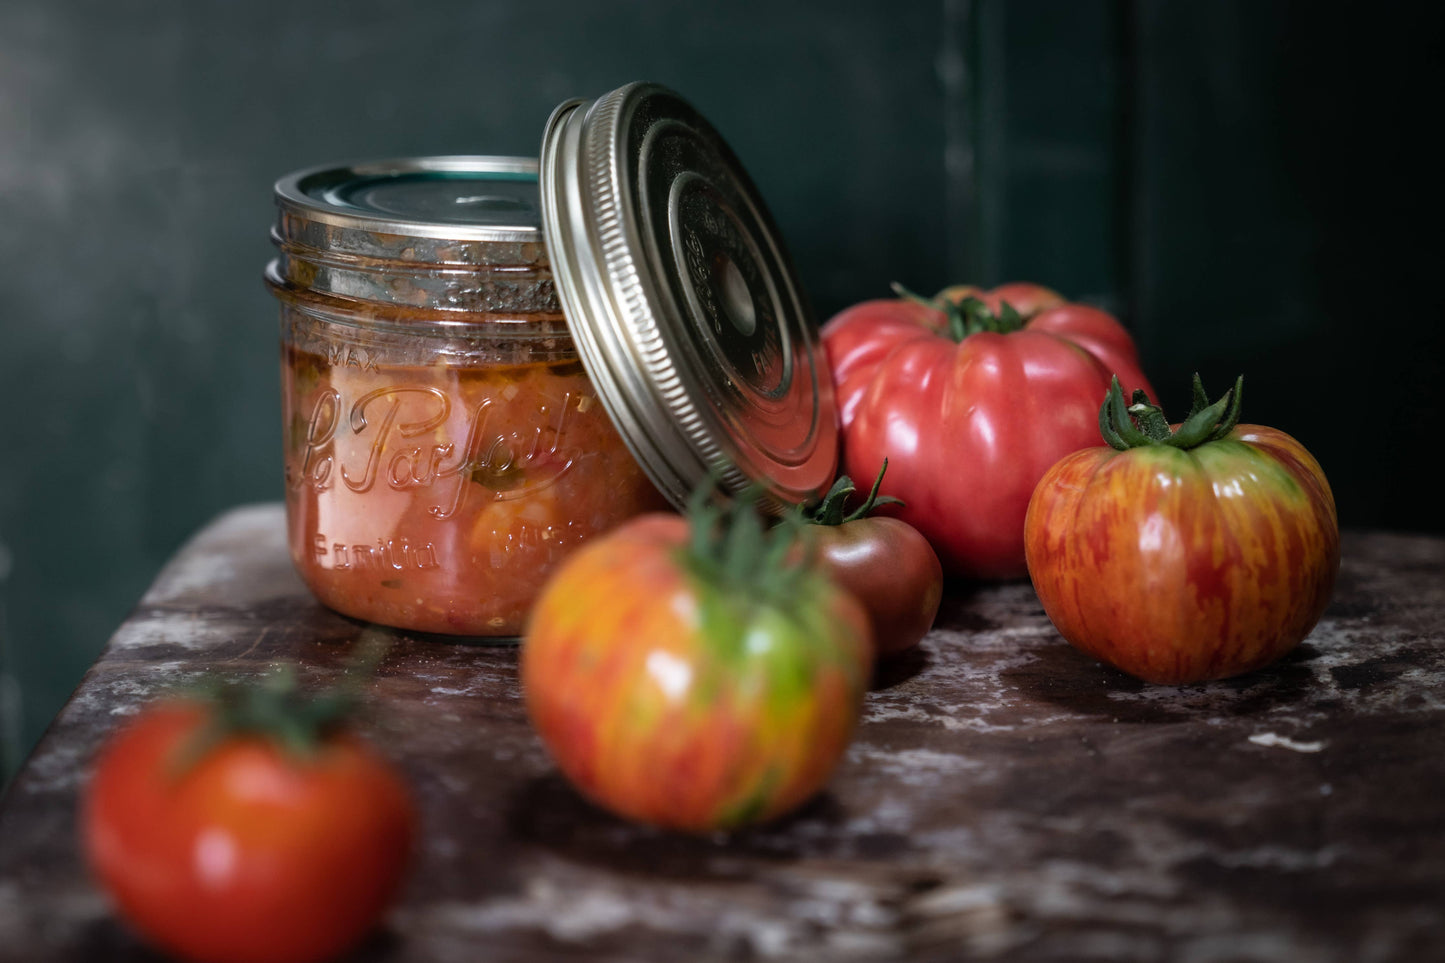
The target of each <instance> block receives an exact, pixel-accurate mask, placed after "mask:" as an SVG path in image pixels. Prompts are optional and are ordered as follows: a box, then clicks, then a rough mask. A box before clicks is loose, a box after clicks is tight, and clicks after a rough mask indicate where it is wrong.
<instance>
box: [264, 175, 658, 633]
mask: <svg viewBox="0 0 1445 963" xmlns="http://www.w3.org/2000/svg"><path fill="white" fill-rule="evenodd" d="M536 196H537V175H536V163H535V162H533V161H530V160H526V159H518V158H497V157H435V158H414V159H407V160H401V161H392V162H385V163H376V164H368V165H356V166H350V167H333V168H325V169H316V170H311V171H303V172H300V173H297V174H293V175H291V176H289V177H286V178H283V179H282V180H281V181H279V182H278V183H277V185H276V197H277V205H278V207H279V209H280V213H279V217H278V219H277V223H276V227H275V229H274V231H273V240H274V241H275V243H276V244H277V246H278V248H279V255H278V256H277V257H276V259H275V260H273V261H272V262H271V264H270V265H269V266H268V268H267V272H266V277H267V282H268V284H269V286H270V288H271V290H272V292H273V293H274V294H275V295H276V297H277V298H278V300H279V301H280V310H281V384H282V394H281V397H282V415H283V436H284V449H285V454H284V460H285V477H286V509H287V525H288V540H289V544H290V550H291V556H292V559H293V561H294V562H295V564H296V567H297V569H298V571H299V572H300V574H301V576H302V578H303V579H304V580H305V582H306V584H307V585H308V586H309V587H310V589H311V590H312V592H314V593H315V595H316V597H317V598H318V599H319V600H320V601H321V602H322V603H323V604H325V605H326V606H328V607H330V608H332V609H335V610H336V611H338V612H341V613H343V614H345V615H349V616H353V617H355V618H359V619H364V620H367V621H370V622H377V623H380V624H383V625H390V626H395V627H399V628H404V629H411V630H416V631H422V632H437V633H446V634H452V635H463V636H489V637H516V636H518V635H519V634H520V633H521V631H522V628H523V625H524V622H525V619H526V616H527V614H528V612H529V610H530V608H531V605H532V602H533V599H534V598H535V597H536V595H537V593H538V592H539V590H540V588H541V586H542V584H543V582H544V581H545V580H546V578H547V576H548V574H549V573H550V572H551V570H552V569H553V568H554V567H555V566H556V565H557V564H558V563H559V562H560V561H561V560H562V559H563V558H564V557H565V556H566V555H567V554H568V553H569V552H571V551H572V550H573V549H574V548H576V547H577V546H578V545H579V544H581V543H582V542H583V541H585V540H586V539H588V538H590V537H592V536H594V535H597V534H598V533H601V532H604V531H607V530H608V529H610V528H612V527H614V526H615V525H617V524H618V523H620V522H622V521H623V520H625V519H627V518H629V517H631V516H633V515H636V514H639V513H641V512H644V511H648V510H655V509H661V508H664V507H666V504H667V503H666V501H665V500H664V499H663V497H662V496H661V495H660V494H659V493H658V491H657V490H656V489H655V488H654V487H653V485H652V483H651V482H650V481H649V480H648V477H647V475H646V474H645V473H644V471H643V470H642V468H641V467H640V466H639V465H638V463H637V461H636V460H635V459H634V457H633V455H632V453H631V452H630V450H629V448H628V446H627V444H626V443H625V442H624V440H623V439H622V437H621V436H620V435H619V433H618V431H617V429H616V428H615V427H614V425H613V423H612V421H611V420H610V419H609V416H608V414H607V411H606V409H605V408H604V406H603V405H602V404H599V403H598V398H597V393H596V391H595V390H594V387H593V385H592V383H591V381H590V379H589V377H588V375H587V373H586V371H585V369H584V368H583V365H582V363H581V361H580V360H579V357H578V354H577V350H576V348H575V346H574V344H573V340H572V335H571V332H570V330H569V328H568V325H567V322H566V320H565V318H564V316H563V313H562V310H561V308H560V306H559V304H558V301H557V295H556V290H555V285H554V282H553V278H552V273H551V269H550V265H549V263H548V258H547V250H546V246H545V244H544V243H543V238H542V235H541V228H540V225H539V216H538V205H537V201H536Z"/></svg>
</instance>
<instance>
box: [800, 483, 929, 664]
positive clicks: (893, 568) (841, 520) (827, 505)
mask: <svg viewBox="0 0 1445 963" xmlns="http://www.w3.org/2000/svg"><path fill="white" fill-rule="evenodd" d="M883 466H884V467H883V470H880V471H879V473H878V478H877V479H876V480H875V481H874V483H873V490H872V491H871V492H869V494H868V497H867V498H865V499H864V500H863V502H862V503H861V504H860V505H859V506H858V507H857V508H855V509H853V510H852V511H851V512H850V511H848V508H847V503H848V499H849V497H850V496H852V494H853V492H854V490H855V488H854V485H853V480H852V479H851V478H849V477H848V476H846V475H844V476H843V477H842V478H839V479H838V481H837V482H836V483H834V485H833V488H832V490H831V491H829V492H828V494H827V496H826V497H825V498H824V499H823V500H822V501H821V502H820V503H819V504H818V505H817V506H815V507H814V508H812V509H810V510H808V511H807V512H805V513H804V517H805V518H806V519H807V520H808V521H809V522H811V523H812V524H813V527H812V528H810V529H809V530H808V531H809V534H810V536H811V540H810V548H811V550H812V551H813V552H814V553H815V554H816V557H817V559H818V561H819V562H821V563H822V565H823V567H824V568H826V569H827V571H828V575H829V577H831V578H832V579H833V581H834V582H836V583H838V584H839V585H841V586H842V587H843V588H845V589H847V590H848V591H849V592H851V593H852V595H853V597H854V598H856V599H857V600H858V601H859V602H862V603H863V608H864V609H865V610H866V611H867V613H868V623H869V627H870V628H871V629H872V634H873V645H874V648H875V650H876V651H877V653H878V655H879V656H880V657H886V656H890V655H897V654H898V653H900V652H905V651H907V650H908V649H911V648H913V646H915V645H917V644H918V643H919V642H920V641H922V639H923V637H924V636H925V635H927V634H928V630H929V629H931V628H932V627H933V620H934V618H936V617H937V615H938V606H939V603H940V602H942V601H943V566H942V565H941V564H940V563H939V561H938V554H937V553H936V552H934V551H933V547H932V546H931V545H929V544H928V539H926V538H924V537H923V535H922V533H920V532H919V531H918V529H916V528H914V527H913V526H912V525H909V524H908V523H907V522H905V521H902V520H901V519H897V518H890V517H888V516H886V515H870V514H869V512H870V511H872V510H873V508H874V507H875V506H878V505H889V504H898V500H897V499H896V498H886V497H884V498H879V497H878V488H879V486H880V484H881V483H882V481H883V474H884V471H886V470H887V467H888V461H887V459H884V462H883Z"/></svg>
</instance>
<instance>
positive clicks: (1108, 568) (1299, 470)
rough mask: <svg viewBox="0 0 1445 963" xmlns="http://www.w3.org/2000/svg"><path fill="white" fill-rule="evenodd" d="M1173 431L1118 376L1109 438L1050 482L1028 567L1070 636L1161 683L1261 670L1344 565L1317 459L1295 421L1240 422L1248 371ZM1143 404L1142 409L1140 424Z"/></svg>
mask: <svg viewBox="0 0 1445 963" xmlns="http://www.w3.org/2000/svg"><path fill="white" fill-rule="evenodd" d="M1195 397H1196V404H1195V409H1196V410H1195V412H1194V413H1192V414H1191V417H1190V418H1189V419H1188V420H1187V421H1186V422H1185V423H1184V425H1183V426H1182V427H1179V428H1178V429H1177V431H1172V432H1171V430H1170V428H1169V427H1168V425H1166V424H1165V422H1164V418H1163V415H1162V413H1161V412H1160V411H1159V409H1158V408H1157V407H1156V406H1154V405H1151V404H1148V403H1147V401H1146V400H1145V399H1142V398H1136V399H1135V403H1134V404H1133V405H1132V406H1131V407H1129V408H1127V409H1126V408H1125V405H1124V398H1123V394H1122V392H1120V391H1119V390H1118V387H1117V385H1116V386H1115V389H1114V391H1113V392H1111V394H1110V398H1109V401H1108V403H1107V404H1106V405H1105V413H1104V414H1101V416H1100V421H1101V424H1102V426H1103V427H1104V428H1105V429H1106V431H1105V435H1106V439H1107V440H1109V441H1110V445H1111V447H1098V448H1090V449H1086V450H1084V451H1079V452H1075V453H1073V454H1071V455H1069V456H1068V457H1066V458H1064V459H1063V460H1061V461H1060V462H1059V463H1058V464H1057V465H1055V466H1054V467H1053V468H1051V469H1050V470H1049V472H1048V473H1047V474H1046V475H1045V476H1044V478H1043V480H1042V481H1040V482H1039V486H1038V489H1037V490H1036V491H1035V492H1034V496H1033V500H1032V502H1031V503H1030V505H1029V511H1028V518H1027V521H1026V524H1025V540H1026V543H1027V547H1028V563H1029V574H1030V575H1031V576H1032V578H1033V583H1034V588H1035V589H1036V590H1037V592H1038V596H1039V600H1040V601H1041V602H1042V603H1043V606H1044V611H1045V612H1047V613H1048V616H1049V618H1050V619H1052V620H1053V623H1054V625H1055V626H1056V627H1057V628H1058V630H1059V634H1060V635H1062V636H1063V637H1064V638H1065V639H1067V640H1068V641H1069V642H1070V643H1072V644H1073V645H1074V646H1076V647H1077V648H1079V649H1082V650H1083V651H1084V652H1087V653H1088V654H1090V655H1092V656H1094V657H1095V658H1097V659H1100V660H1102V661H1104V662H1107V663H1109V664H1110V665H1113V666H1115V667H1117V668H1119V669H1122V670H1123V671H1125V672H1128V673H1130V674H1131V675H1135V676H1138V677H1139V678H1141V679H1145V680H1148V681H1150V682H1162V683H1183V682H1197V681H1201V680H1204V679H1219V678H1225V677H1227V676H1232V675H1238V674H1241V673H1244V672H1249V671H1251V670H1253V669H1257V668H1259V667H1261V666H1263V665H1266V664H1268V663H1270V662H1272V661H1274V660H1275V659H1277V658H1279V657H1280V656H1281V655H1283V654H1284V653H1286V652H1288V651H1289V650H1290V649H1291V648H1293V647H1294V646H1295V645H1296V644H1298V643H1299V642H1300V640H1301V639H1303V638H1304V637H1305V636H1306V635H1308V634H1309V632H1310V630H1311V629H1312V628H1313V627H1314V625H1315V623H1316V622H1318V621H1319V618H1320V615H1321V614H1322V613H1323V612H1324V609H1325V606H1326V604H1328V602H1329V598H1330V592H1331V590H1332V589H1333V587H1334V581H1335V574H1336V572H1337V571H1338V570H1339V564H1340V537H1339V527H1338V524H1337V522H1336V518H1335V502H1334V497H1333V495H1332V494H1331V492H1330V486H1329V483H1328V482H1327V481H1326V480H1325V476H1324V473H1323V472H1322V471H1321V469H1320V466H1319V463H1318V462H1316V461H1315V459H1314V458H1313V457H1312V456H1311V455H1310V453H1309V452H1308V451H1306V450H1305V449H1304V447H1303V446H1302V445H1300V443H1299V442H1297V441H1295V440H1294V439H1293V438H1291V437H1290V436H1289V435H1286V434H1285V433H1284V432H1281V431H1277V430H1275V429H1273V428H1266V427H1262V426H1259V425H1238V424H1235V422H1236V421H1237V419H1238V403H1239V385H1236V387H1235V388H1234V389H1232V390H1231V392H1230V393H1229V394H1227V395H1226V397H1225V399H1223V400H1221V402H1219V403H1217V404H1215V405H1207V404H1205V399H1204V398H1203V390H1202V388H1199V386H1198V383H1197V380H1196V390H1195ZM1131 415H1133V416H1134V417H1136V418H1138V419H1139V421H1140V423H1139V424H1138V425H1136V424H1135V423H1134V421H1133V420H1132V419H1131V417H1130V416H1131Z"/></svg>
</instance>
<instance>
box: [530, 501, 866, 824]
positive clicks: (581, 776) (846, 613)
mask: <svg viewBox="0 0 1445 963" xmlns="http://www.w3.org/2000/svg"><path fill="white" fill-rule="evenodd" d="M693 524H694V525H696V524H697V523H696V522H694V523H693ZM734 541H736V540H734ZM695 546H696V542H695V540H694V538H693V536H692V534H691V532H690V528H689V523H688V521H687V520H685V519H683V518H681V517H678V516H673V515H645V516H641V517H639V518H636V519H633V520H632V521H630V522H627V523H624V524H623V525H622V526H621V527H619V528H617V529H615V530H614V531H613V532H611V533H610V534H608V535H605V536H603V537H601V538H598V539H594V540H593V541H591V542H589V543H587V544H586V545H584V546H583V547H582V548H580V549H579V550H578V551H577V552H576V553H575V554H574V555H572V556H571V557H569V558H568V559H567V561H566V562H564V563H563V565H562V567H561V568H560V569H559V570H558V571H557V572H556V573H555V574H554V575H553V576H552V578H551V579H549V581H548V583H547V585H546V587H545V588H544V589H543V592H542V595H541V597H540V598H539V600H538V601H537V604H536V606H535V607H534V608H533V610H532V614H531V617H530V620H529V623H528V627H527V632H526V635H525V637H524V639H523V643H522V652H521V672H522V685H523V691H524V692H525V695H526V703H527V710H528V714H529V715H530V717H531V719H532V722H533V724H534V725H535V727H536V729H537V731H538V732H539V733H540V734H541V736H542V740H543V742H544V743H545V744H546V745H547V748H548V749H549V750H550V752H551V753H552V756H553V758H554V759H555V760H556V762H557V764H558V766H559V767H560V768H561V769H562V771H563V773H564V774H566V776H567V777H568V778H569V779H570V780H571V781H572V783H573V784H574V785H575V786H576V787H577V788H578V789H580V790H581V791H582V792H583V794H585V795H586V796H588V797H590V798H591V799H592V800H593V801H594V802H596V803H598V804H599V805H601V806H603V807H605V808H607V809H609V810H611V811H613V812H615V813H617V814H618V815H621V816H624V817H626V818H629V819H634V820H638V821H641V822H646V823H651V824H653V825H658V826H663V827H667V828H671V829H680V830H684V831H690V832H709V831H712V830H717V829H730V828H734V827H738V826H742V825H745V824H748V823H753V822H759V821H765V820H768V819H771V818H773V817H776V816H779V815H781V814H783V813H785V812H787V811H789V810H791V809H793V808H794V807H796V806H798V805H800V804H801V803H803V802H805V801H806V800H807V799H808V798H809V797H811V796H812V795H813V794H814V793H816V792H817V791H818V789H819V788H820V787H821V786H822V785H823V783H824V782H825V781H826V780H827V778H828V777H829V775H830V774H831V773H832V771H833V768H834V767H835V765H836V764H837V762H838V760H839V758H840V757H841V756H842V754H843V750H844V749H845V748H846V746H847V744H848V741H849V739H850V738H851V737H852V733H853V729H854V726H855V724H856V723H857V720H858V716H859V714H860V712H861V709H862V702H863V695H864V692H865V690H866V688H867V684H868V679H869V675H870V672H871V668H872V659H873V654H872V643H871V640H870V637H869V629H868V620H867V616H866V615H865V613H864V611H863V609H862V607H861V605H860V604H859V603H858V602H857V601H856V600H855V599H854V598H853V597H852V596H851V595H849V594H848V593H847V592H845V591H844V590H842V589H841V588H839V587H838V586H836V585H835V584H834V583H833V582H831V581H829V580H828V579H827V578H825V577H823V576H822V575H821V574H820V573H819V572H818V571H814V570H811V569H809V570H802V571H784V572H773V573H771V574H770V573H769V571H768V569H769V561H768V560H767V559H764V560H763V561H761V562H759V563H758V564H756V565H733V566H730V569H731V570H730V571H727V570H725V569H728V568H729V566H722V567H713V566H711V565H709V564H703V563H698V562H697V560H696V559H695V558H694V557H693V556H692V552H693V551H694V550H695ZM782 555H783V553H781V552H778V553H774V554H773V556H772V557H771V562H772V563H783V564H791V565H793V566H797V565H799V564H800V563H799V562H798V561H797V553H796V552H795V553H793V556H794V558H793V561H792V562H791V563H785V562H784V559H783V557H782ZM770 585H771V586H772V588H769V586H770Z"/></svg>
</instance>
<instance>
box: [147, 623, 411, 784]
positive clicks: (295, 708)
mask: <svg viewBox="0 0 1445 963" xmlns="http://www.w3.org/2000/svg"><path fill="white" fill-rule="evenodd" d="M372 631H373V630H367V631H366V632H364V633H363V634H362V636H361V638H359V639H358V640H357V643H356V647H355V649H354V656H353V660H352V664H351V666H350V667H349V669H348V672H347V674H346V676H345V677H344V678H343V679H342V681H341V682H339V683H337V684H336V685H334V686H331V687H328V688H326V689H322V690H320V691H310V690H307V689H303V688H302V687H301V684H300V682H299V681H298V680H297V677H296V669H295V667H294V666H292V665H289V664H288V665H282V666H280V667H279V668H277V669H276V670H275V671H273V672H271V673H270V674H268V675H266V676H264V677H263V678H261V679H260V680H250V679H223V678H219V677H217V678H211V679H207V680H205V681H203V682H201V683H200V684H199V685H198V686H196V687H195V689H193V690H192V692H191V693H190V697H191V698H192V699H194V700H195V701H197V702H199V703H201V704H202V705H204V706H205V707H206V708H208V709H209V710H210V715H209V718H208V719H207V722H206V724H205V725H203V726H202V727H201V728H200V729H198V730H197V731H196V733H195V735H194V736H193V737H192V738H190V739H188V740H186V741H185V742H184V743H182V744H181V746H180V750H179V752H178V753H177V754H176V757H175V759H174V761H173V763H174V765H173V770H172V771H173V772H174V773H175V775H177V776H180V775H184V774H185V773H186V772H187V771H189V770H190V769H191V768H192V767H194V766H195V765H197V764H198V763H200V762H201V760H203V759H204V758H205V757H206V756H207V755H208V754H209V753H210V752H211V750H213V749H215V748H216V747H217V746H219V745H221V744H222V743H224V742H225V741H226V740H228V739H231V738H233V737H237V736H254V737H258V738H261V739H265V740H266V741H268V742H270V743H272V744H273V745H275V746H276V747H277V748H279V749H280V750H281V751H282V752H284V753H286V754H287V755H288V756H290V757H291V758H293V759H301V760H305V759H313V758H315V757H316V755H317V753H318V752H319V751H320V749H321V748H322V746H324V745H325V744H326V742H327V741H328V740H329V739H331V738H332V737H333V736H335V735H336V734H337V733H338V732H340V731H341V730H342V729H343V728H344V727H345V726H346V725H347V724H348V723H349V722H350V721H351V719H352V718H353V717H354V716H355V715H356V713H357V711H358V709H359V708H360V705H361V693H360V686H361V683H362V682H363V681H364V680H366V679H369V678H370V677H371V676H372V675H373V674H374V672H375V670H376V666H377V664H378V663H380V661H381V658H382V656H384V655H385V653H386V649H387V644H386V643H385V642H384V641H379V640H378V638H374V637H373V636H372Z"/></svg>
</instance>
